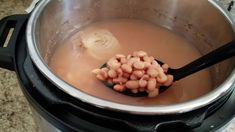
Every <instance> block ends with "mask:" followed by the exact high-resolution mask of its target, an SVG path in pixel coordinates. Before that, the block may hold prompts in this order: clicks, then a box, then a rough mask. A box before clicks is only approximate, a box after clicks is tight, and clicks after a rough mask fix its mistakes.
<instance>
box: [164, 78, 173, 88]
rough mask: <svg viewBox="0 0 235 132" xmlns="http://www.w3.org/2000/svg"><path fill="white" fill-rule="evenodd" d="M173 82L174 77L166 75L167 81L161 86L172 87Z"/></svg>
mask: <svg viewBox="0 0 235 132" xmlns="http://www.w3.org/2000/svg"><path fill="white" fill-rule="evenodd" d="M173 80H174V77H173V76H172V75H167V81H166V82H165V83H164V84H163V85H164V86H167V87H168V86H170V85H172V83H173Z"/></svg>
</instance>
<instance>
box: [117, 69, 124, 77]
mask: <svg viewBox="0 0 235 132" xmlns="http://www.w3.org/2000/svg"><path fill="white" fill-rule="evenodd" d="M117 74H118V76H122V75H123V71H122V68H118V69H117Z"/></svg>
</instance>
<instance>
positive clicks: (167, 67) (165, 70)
mask: <svg viewBox="0 0 235 132" xmlns="http://www.w3.org/2000/svg"><path fill="white" fill-rule="evenodd" d="M162 69H163V71H164V73H167V71H168V69H169V65H167V64H163V65H162Z"/></svg>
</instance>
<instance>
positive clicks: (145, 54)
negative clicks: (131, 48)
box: [136, 51, 148, 57]
mask: <svg viewBox="0 0 235 132" xmlns="http://www.w3.org/2000/svg"><path fill="white" fill-rule="evenodd" d="M136 55H137V56H138V57H144V56H147V55H148V54H147V53H146V52H144V51H138V52H137V53H136Z"/></svg>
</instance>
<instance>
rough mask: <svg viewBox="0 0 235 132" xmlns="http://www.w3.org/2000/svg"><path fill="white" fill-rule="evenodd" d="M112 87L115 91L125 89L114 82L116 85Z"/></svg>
mask: <svg viewBox="0 0 235 132" xmlns="http://www.w3.org/2000/svg"><path fill="white" fill-rule="evenodd" d="M113 89H114V90H116V91H119V92H123V91H125V86H124V85H120V84H116V85H114V87H113Z"/></svg>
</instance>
